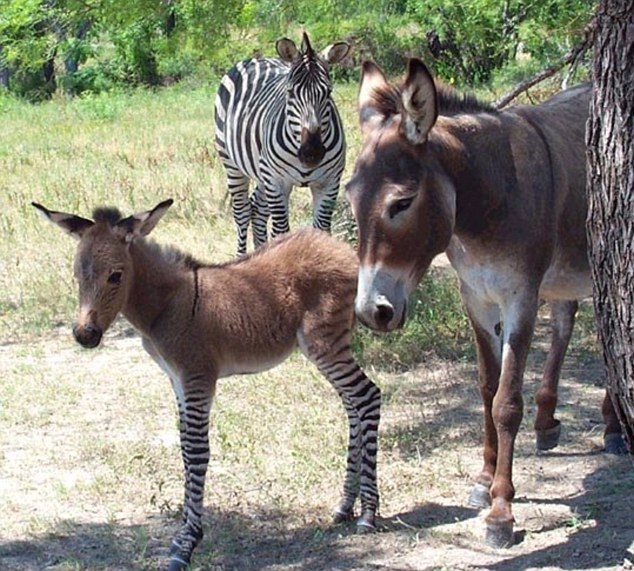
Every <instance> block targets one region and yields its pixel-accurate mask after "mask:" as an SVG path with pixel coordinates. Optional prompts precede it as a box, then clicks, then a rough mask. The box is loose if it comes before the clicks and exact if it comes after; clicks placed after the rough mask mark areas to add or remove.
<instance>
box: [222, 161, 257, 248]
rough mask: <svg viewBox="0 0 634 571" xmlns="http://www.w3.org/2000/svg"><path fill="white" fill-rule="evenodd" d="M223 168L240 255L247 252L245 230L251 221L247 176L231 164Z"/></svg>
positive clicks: (246, 230)
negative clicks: (225, 172)
mask: <svg viewBox="0 0 634 571" xmlns="http://www.w3.org/2000/svg"><path fill="white" fill-rule="evenodd" d="M225 168H226V170H227V184H228V186H229V195H230V196H231V211H232V213H233V220H234V222H235V224H236V230H237V232H238V247H237V254H238V256H241V255H243V254H246V252H247V232H248V230H249V222H250V221H251V202H250V201H249V178H248V177H246V176H245V175H243V174H242V173H241V172H240V171H239V170H237V169H235V168H233V167H231V166H227V165H225Z"/></svg>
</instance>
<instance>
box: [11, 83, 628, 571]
mask: <svg viewBox="0 0 634 571" xmlns="http://www.w3.org/2000/svg"><path fill="white" fill-rule="evenodd" d="M213 91H214V90H213V87H210V88H209V89H205V90H202V89H199V90H195V91H192V92H187V91H185V90H183V89H172V90H167V91H163V92H161V93H158V94H154V93H145V92H138V93H134V94H128V95H115V96H109V97H103V98H101V97H100V98H94V99H89V100H85V101H81V100H78V101H74V102H65V101H55V102H53V103H51V104H47V105H43V106H40V107H28V106H22V105H17V104H14V103H11V102H9V103H6V102H4V103H3V102H2V100H0V112H2V113H3V114H2V123H3V137H2V139H0V172H2V173H3V179H2V183H1V184H2V186H1V187H0V193H2V198H3V209H2V213H1V214H0V229H1V231H2V237H3V240H2V242H1V243H0V378H1V379H2V381H0V513H1V514H2V517H0V567H1V568H2V569H3V571H13V570H15V571H31V570H33V571H35V570H41V569H48V570H55V571H71V570H73V571H80V570H81V571H84V570H93V569H94V570H97V569H99V570H113V571H114V570H117V571H121V570H131V571H132V570H148V571H149V570H150V569H152V570H154V569H156V568H157V565H158V564H160V563H162V562H164V561H165V555H166V547H167V545H168V541H169V537H170V534H171V533H172V531H173V530H174V527H175V518H177V517H178V511H179V507H180V503H181V496H182V469H181V461H180V453H179V447H178V440H177V429H176V414H175V405H174V398H173V395H172V394H171V389H170V386H169V382H168V381H167V379H166V378H165V377H164V375H163V374H162V373H161V372H160V371H159V369H158V368H157V367H155V365H154V364H153V363H152V362H151V361H150V359H149V358H148V357H147V356H146V355H145V354H144V353H143V351H142V349H141V347H140V342H139V340H138V338H136V337H135V336H134V335H131V333H130V330H129V328H128V327H127V325H126V324H125V323H124V322H120V323H118V324H117V325H116V326H115V327H114V328H113V329H112V331H111V332H109V333H108V335H107V338H106V340H105V344H104V346H103V347H102V348H100V349H98V350H95V351H85V350H81V349H80V348H79V347H76V346H75V344H74V342H73V340H72V337H71V334H70V327H69V324H70V323H71V322H72V319H73V316H74V313H75V311H76V307H75V304H76V301H75V298H76V294H75V286H74V284H73V281H72V272H71V259H72V256H73V250H74V246H73V243H72V241H71V240H70V239H69V238H67V237H65V236H63V235H61V234H60V233H59V230H57V229H56V228H54V227H53V226H52V225H50V224H46V223H44V222H43V221H42V220H40V219H39V218H38V217H37V216H36V214H35V212H34V211H33V209H32V208H31V207H30V206H29V204H30V202H31V201H32V200H35V201H38V202H42V203H43V204H45V205H47V206H48V207H50V208H54V209H60V210H71V211H76V212H78V213H83V214H85V215H88V214H89V213H90V211H91V209H92V208H93V207H94V206H95V205H97V204H102V203H108V204H113V205H116V206H118V207H120V208H121V209H122V210H124V211H126V212H127V211H134V210H138V209H146V208H149V207H151V206H153V205H154V204H155V203H157V202H158V201H159V200H162V199H164V198H166V197H168V196H172V197H174V198H175V199H176V201H177V202H176V204H175V206H174V207H173V208H172V209H171V210H170V213H169V215H168V216H167V217H166V218H165V220H164V221H163V222H162V223H161V225H159V227H158V228H157V230H156V233H155V236H156V238H157V240H159V241H161V242H169V243H175V244H178V245H180V246H182V247H183V248H185V249H186V250H188V251H190V252H192V253H193V254H195V255H197V256H199V257H201V258H203V259H206V260H211V261H221V260H224V259H227V258H229V257H230V256H231V255H232V254H233V251H234V232H233V227H232V224H231V222H230V214H229V210H228V202H227V200H226V197H225V186H224V175H223V173H222V170H221V167H220V165H219V164H218V162H217V160H216V158H215V153H214V150H213V144H212V134H213V120H212V108H213ZM355 91H356V86H345V87H343V88H339V90H338V98H339V101H340V103H341V107H342V110H343V116H344V121H345V122H346V127H347V132H348V134H349V154H350V157H353V156H354V155H355V154H356V152H357V150H358V146H359V140H358V134H357V129H356V118H355V116H354V98H355ZM351 166H352V159H350V160H349V166H348V170H349V169H350V167H351ZM309 203H310V201H309V197H308V196H307V193H306V192H305V191H301V190H298V191H296V192H295V193H294V195H293V223H294V225H295V226H296V225H298V224H301V223H306V222H308V221H309V220H310V204H309ZM439 305H440V304H439ZM452 311H453V310H452ZM446 315H447V314H441V317H439V318H437V319H438V320H439V321H443V320H444V319H445V317H444V316H446ZM428 317H429V318H430V319H432V318H433V316H431V315H429V316H428ZM443 325H446V324H443ZM443 331H444V332H445V333H443V335H445V334H446V332H447V331H449V335H451V334H453V333H452V331H453V329H451V327H445V329H443ZM463 333H465V332H463ZM466 334H467V335H468V332H466ZM417 335H418V333H417V332H416V331H414V333H412V334H410V335H409V336H408V335H407V334H406V335H405V339H406V341H407V343H409V345H407V352H408V353H411V352H413V351H414V345H415V342H416V339H417V337H416V336H417ZM443 339H445V340H446V342H447V343H450V342H451V340H448V341H447V339H449V337H444V338H443ZM583 339H585V338H582V340H581V341H576V343H577V344H576V345H575V349H576V350H575V351H574V352H573V355H572V358H571V359H572V360H571V361H570V362H571V363H572V364H571V365H569V366H568V367H567V369H566V371H565V373H564V380H563V381H562V385H563V387H564V389H563V393H562V398H561V403H562V406H561V418H562V420H563V422H564V424H565V426H566V429H567V432H566V433H565V435H564V442H563V443H562V448H561V450H560V452H558V453H557V454H552V455H546V456H535V454H534V452H533V444H532V431H531V429H530V425H531V421H532V412H533V411H532V405H531V396H530V395H531V394H532V392H533V391H534V389H535V383H536V381H537V379H538V375H539V369H538V365H539V363H540V362H541V360H542V359H543V355H542V354H541V353H539V352H538V355H537V357H536V358H535V360H534V361H532V362H531V367H530V370H529V374H528V379H527V391H526V399H527V407H526V409H527V410H526V418H525V421H524V426H523V427H522V432H521V434H520V438H519V442H518V454H517V462H516V480H517V484H518V502H517V504H516V515H517V518H518V526H519V529H520V531H523V532H524V541H523V543H522V544H520V545H519V546H517V547H516V548H514V549H513V550H510V551H509V552H505V553H495V552H491V551H490V550H488V549H486V548H484V547H483V546H482V544H481V537H482V524H481V519H480V518H479V517H478V514H477V513H475V512H474V511H473V510H470V509H468V508H465V507H464V501H463V500H464V499H465V497H466V494H467V492H468V488H469V485H470V482H471V478H472V476H473V475H474V474H475V473H476V472H477V470H478V468H479V463H480V451H479V446H480V430H481V428H480V414H481V413H480V401H479V396H478V393H477V390H476V380H475V370H474V365H473V362H472V360H470V359H469V360H467V361H466V362H464V363H461V362H458V361H456V360H453V359H447V360H440V359H438V358H434V359H432V360H430V361H428V362H427V363H425V364H423V365H420V366H418V367H413V366H412V365H411V363H410V364H409V365H408V367H409V371H408V372H406V373H403V374H391V373H387V372H385V367H384V366H383V365H384V363H385V360H386V354H387V353H386V351H384V352H381V351H380V348H379V347H378V345H379V341H377V340H372V344H369V343H368V342H367V339H366V340H365V341H363V342H361V343H360V349H365V350H367V351H368V355H367V356H366V368H367V369H368V372H369V374H370V375H371V376H372V378H373V379H374V380H376V382H377V383H379V384H380V385H381V387H382V389H383V394H384V404H383V417H382V425H381V449H380V456H379V485H380V490H381V493H382V508H381V511H382V514H383V516H384V518H385V519H384V520H383V521H382V524H381V533H379V534H377V535H376V536H373V537H357V536H355V535H354V533H353V529H352V527H350V526H340V527H332V526H331V525H330V521H329V512H330V509H331V508H332V507H333V505H334V504H335V503H336V501H337V499H338V496H339V490H340V485H341V481H342V476H343V470H344V464H345V462H344V460H345V459H344V455H345V446H346V424H345V415H344V414H343V410H342V407H341V404H340V402H339V401H338V399H337V397H336V395H335V394H334V391H333V390H332V389H331V387H329V386H328V385H327V384H326V383H325V382H324V381H323V379H322V378H321V377H320V376H319V375H318V374H317V372H316V371H315V370H314V368H313V367H312V366H311V365H310V364H308V363H307V362H306V361H305V360H304V359H303V358H301V357H300V356H298V355H295V356H293V357H292V358H291V359H290V360H289V361H287V362H286V363H285V364H284V365H282V366H280V367H278V368H276V369H275V370H274V371H271V372H269V373H265V374H262V375H253V376H250V377H248V378H245V377H240V378H229V379H225V380H222V381H221V382H220V384H219V389H218V396H217V399H216V402H215V404H214V408H213V411H212V417H213V418H212V426H213V428H212V433H211V434H212V442H211V446H212V462H211V465H210V469H209V475H208V478H207V482H208V486H207V490H206V498H205V501H206V505H207V506H208V510H207V512H206V515H205V530H206V539H205V541H204V543H203V544H202V545H201V547H200V549H199V550H198V551H197V552H196V555H195V559H194V565H193V567H194V568H195V569H200V570H202V569H204V570H207V571H220V570H223V571H228V570H230V569H231V570H234V569H235V570H240V571H244V570H249V569H254V570H255V569H257V570H263V569H267V570H279V571H288V570H291V569H297V570H299V569H302V570H312V571H322V570H330V569H333V570H335V569H367V570H369V569H390V570H430V569H458V568H460V569H475V568H480V569H482V568H485V569H500V570H502V569H505V570H507V569H508V570H519V569H527V568H536V567H544V568H553V569H554V568H565V569H573V568H605V569H617V568H620V566H622V565H623V562H624V559H625V557H626V554H627V553H626V550H627V547H628V545H629V542H631V541H632V539H634V538H633V537H632V534H631V532H630V531H629V528H628V529H626V530H623V529H621V527H620V525H621V523H622V522H623V521H627V519H628V517H630V516H631V511H632V509H634V506H633V505H632V502H631V501H630V500H629V499H628V498H629V494H625V493H624V490H626V489H627V488H628V486H629V487H631V485H632V476H631V472H630V471H628V470H627V468H628V467H629V463H628V462H627V461H625V460H624V461H613V460H610V459H606V458H604V457H603V456H602V455H600V454H597V453H596V452H597V451H598V449H599V447H600V444H601V428H600V426H599V425H598V422H599V419H600V416H599V412H598V404H599V402H600V397H601V390H600V389H599V388H597V387H596V386H594V385H593V384H592V382H588V381H589V380H592V377H593V376H594V377H596V376H597V370H599V365H598V361H597V359H596V355H593V354H592V353H589V352H587V351H586V350H585V349H584V347H585V341H584V340H583ZM386 346H387V347H388V349H387V352H388V353H389V352H391V351H393V348H390V346H389V344H386ZM399 359H401V357H399ZM628 514H629V515H628ZM553 553H556V554H559V556H560V557H561V559H562V561H564V562H566V563H563V564H561V565H560V564H558V563H557V562H556V558H555V556H554V555H553ZM577 563H578V566H577V567H575V565H576V564H577Z"/></svg>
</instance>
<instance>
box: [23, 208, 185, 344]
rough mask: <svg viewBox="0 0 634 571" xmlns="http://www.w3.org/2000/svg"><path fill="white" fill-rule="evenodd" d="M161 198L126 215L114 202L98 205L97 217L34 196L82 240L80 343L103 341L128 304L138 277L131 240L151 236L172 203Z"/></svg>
mask: <svg viewBox="0 0 634 571" xmlns="http://www.w3.org/2000/svg"><path fill="white" fill-rule="evenodd" d="M172 202H173V201H172V200H166V201H165V202H161V203H160V204H159V205H158V206H156V207H155V208H154V209H153V210H149V211H147V212H142V213H140V214H135V215H133V216H130V217H128V218H123V217H122V216H121V213H120V212H119V211H118V210H116V209H113V208H99V209H97V210H95V211H94V213H93V218H94V220H89V219H87V218H81V217H80V216H75V215H74V214H66V213H64V212H55V211H52V210H48V209H47V208H45V207H44V206H42V205H40V204H37V203H35V202H33V203H32V204H33V206H34V207H35V208H37V209H38V211H39V212H40V213H41V214H42V215H43V216H44V217H45V218H46V219H48V220H50V221H51V222H54V223H55V224H57V225H58V226H59V227H60V228H62V230H64V231H65V232H67V233H68V234H70V235H71V236H73V237H74V238H76V239H77V240H79V244H78V246H77V254H76V255H75V278H76V279H77V282H78V284H79V319H78V320H77V323H76V324H75V326H74V327H73V335H74V336H75V339H76V340H77V342H78V343H80V344H81V345H83V346H84V347H87V348H93V347H97V345H99V343H100V341H101V337H102V336H103V334H104V332H105V331H106V330H107V329H108V327H110V325H111V324H112V322H113V321H114V320H115V318H116V317H117V315H118V314H119V312H121V311H122V310H123V309H124V308H125V304H126V301H127V299H128V294H129V292H130V289H131V287H132V283H133V280H134V269H133V266H132V257H131V256H130V244H131V243H132V242H133V240H134V239H135V238H137V237H139V236H146V235H147V234H149V233H150V231H151V230H152V229H153V228H154V226H155V225H156V223H157V222H158V221H159V220H160V219H161V217H162V216H163V214H165V212H166V211H167V209H168V208H169V207H170V206H171V204H172Z"/></svg>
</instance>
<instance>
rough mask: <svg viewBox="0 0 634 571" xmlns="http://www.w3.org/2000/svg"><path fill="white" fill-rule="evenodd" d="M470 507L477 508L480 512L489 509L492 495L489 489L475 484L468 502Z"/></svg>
mask: <svg viewBox="0 0 634 571" xmlns="http://www.w3.org/2000/svg"><path fill="white" fill-rule="evenodd" d="M467 503H468V504H469V507H472V508H477V509H479V510H481V509H484V508H488V507H489V506H490V505H491V494H490V493H489V488H488V487H487V486H485V485H483V484H475V485H474V486H473V489H472V490H471V493H470V494H469V499H468V500H467Z"/></svg>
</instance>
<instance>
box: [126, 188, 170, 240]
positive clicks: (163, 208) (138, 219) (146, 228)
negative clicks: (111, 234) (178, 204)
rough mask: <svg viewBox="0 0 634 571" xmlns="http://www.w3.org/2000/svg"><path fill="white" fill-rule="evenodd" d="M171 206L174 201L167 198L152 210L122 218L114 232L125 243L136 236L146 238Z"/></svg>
mask: <svg viewBox="0 0 634 571" xmlns="http://www.w3.org/2000/svg"><path fill="white" fill-rule="evenodd" d="M172 204H174V201H173V200H172V199H171V198H169V199H168V200H164V201H163V202H161V203H160V204H157V205H156V206H155V207H154V208H153V209H152V210H148V211H147V212H140V213H138V214H133V215H132V216H129V217H128V218H124V219H123V220H120V221H119V222H117V223H116V224H115V227H114V229H115V232H116V233H117V234H119V235H120V236H121V238H122V239H124V240H125V241H126V242H131V241H132V240H133V239H134V238H136V237H138V236H147V235H148V234H149V233H150V232H151V231H152V230H154V227H155V226H156V225H157V224H158V221H159V220H160V219H161V218H163V215H164V214H165V213H166V212H167V210H168V208H169V207H170V206H172Z"/></svg>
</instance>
